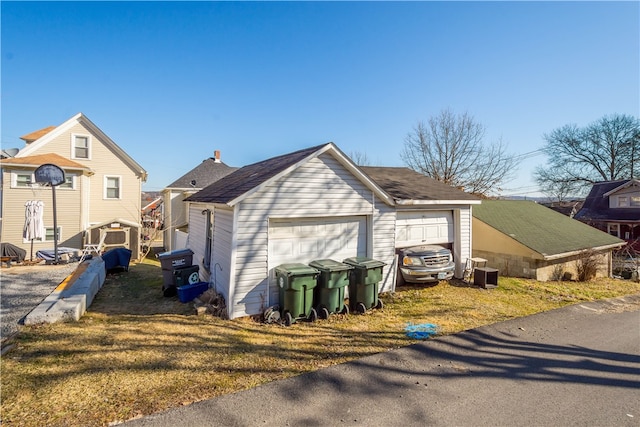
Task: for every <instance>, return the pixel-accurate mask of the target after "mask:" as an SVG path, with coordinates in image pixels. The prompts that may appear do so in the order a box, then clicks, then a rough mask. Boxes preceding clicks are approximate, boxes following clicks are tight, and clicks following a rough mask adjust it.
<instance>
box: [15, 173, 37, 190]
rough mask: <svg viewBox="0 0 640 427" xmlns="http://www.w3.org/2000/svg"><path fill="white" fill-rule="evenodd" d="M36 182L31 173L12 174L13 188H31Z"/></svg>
mask: <svg viewBox="0 0 640 427" xmlns="http://www.w3.org/2000/svg"><path fill="white" fill-rule="evenodd" d="M35 182H36V180H35V178H34V176H33V173H31V172H29V171H15V172H11V188H31V187H32V186H33V185H34V184H35Z"/></svg>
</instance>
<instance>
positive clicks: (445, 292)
mask: <svg viewBox="0 0 640 427" xmlns="http://www.w3.org/2000/svg"><path fill="white" fill-rule="evenodd" d="M499 285H500V286H499V287H498V288H496V289H492V290H484V289H479V288H475V287H469V286H465V285H464V284H463V283H445V282H441V283H440V284H438V285H437V286H432V287H406V288H402V289H400V290H398V291H397V292H396V293H394V294H393V295H384V296H382V300H383V301H384V304H385V307H384V309H383V310H372V311H370V312H367V314H365V315H364V316H358V315H350V316H344V315H332V316H331V317H330V319H328V320H320V321H318V322H316V323H313V324H310V323H305V322H298V323H296V324H295V325H293V326H291V327H289V328H287V327H284V326H280V325H274V324H271V325H266V324H262V323H260V322H258V321H255V320H252V319H239V320H233V321H228V320H227V321H225V320H221V319H218V318H214V317H212V316H209V315H206V316H196V315H195V314H194V309H193V306H192V305H191V304H181V303H180V302H179V301H177V298H164V297H163V296H162V292H161V287H162V275H161V270H160V267H159V265H158V264H157V262H155V261H145V262H144V263H142V264H138V265H132V266H131V268H130V271H129V272H127V273H121V274H115V275H109V276H107V281H106V283H105V285H104V287H103V288H102V290H101V291H100V292H99V294H98V296H97V298H96V300H95V301H94V303H93V305H92V306H91V307H90V310H89V312H88V313H87V314H86V315H85V316H84V317H83V318H82V319H81V320H80V321H79V322H75V323H66V324H53V325H43V326H39V327H31V328H25V329H23V331H22V332H21V333H20V334H19V335H18V336H17V337H16V338H15V339H14V342H13V344H14V345H15V348H14V349H13V350H12V351H10V352H9V353H7V354H6V355H5V356H4V357H3V358H2V361H1V372H2V377H1V386H2V389H1V396H0V397H1V409H2V420H1V423H2V424H3V425H6V426H43V425H48V426H63V425H64V426H105V425H108V424H110V423H115V422H118V421H121V420H127V419H130V418H133V417H138V416H142V415H147V414H151V413H154V412H157V411H161V410H164V409H168V408H171V407H176V406H180V405H186V404H189V403H192V402H195V401H199V400H203V399H208V398H212V397H215V396H219V395H222V394H226V393H231V392H235V391H239V390H243V389H247V388H250V387H255V386H257V385H259V384H263V383H265V382H268V381H273V380H277V379H281V378H286V377H290V376H293V375H299V374H301V373H304V372H308V371H312V370H316V369H319V368H323V367H326V366H330V365H334V364H338V363H343V362H346V361H349V360H353V359H355V358H359V357H362V356H366V355H370V354H374V353H378V352H382V351H385V350H389V349H393V348H397V347H400V346H406V345H410V344H412V343H414V342H415V341H413V340H411V339H409V338H408V337H407V336H406V335H405V333H404V328H405V326H406V325H407V324H408V323H414V324H418V323H435V324H437V325H439V327H440V333H442V334H451V333H455V332H459V331H462V330H465V329H470V328H474V327H477V326H480V325H486V324H490V323H494V322H497V321H501V320H505V319H510V318H514V317H519V316H525V315H529V314H533V313H537V312H541V311H546V310H550V309H554V308H558V307H561V306H563V305H566V304H570V303H576V302H579V301H589V300H595V299H601V298H609V297H615V296H621V295H628V294H634V293H639V292H640V284H637V283H632V282H629V281H619V280H598V281H595V282H587V283H573V282H552V283H538V282H534V281H530V280H520V279H510V278H500V282H499Z"/></svg>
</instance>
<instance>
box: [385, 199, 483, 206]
mask: <svg viewBox="0 0 640 427" xmlns="http://www.w3.org/2000/svg"><path fill="white" fill-rule="evenodd" d="M480 203H482V201H481V200H411V199H402V200H396V205H398V206H430V205H431V206H436V205H437V206H439V205H479V204H480Z"/></svg>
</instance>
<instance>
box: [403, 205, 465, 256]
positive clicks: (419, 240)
mask: <svg viewBox="0 0 640 427" xmlns="http://www.w3.org/2000/svg"><path fill="white" fill-rule="evenodd" d="M453 237H454V234H453V213H452V212H451V211H431V212H398V217H397V219H396V247H397V248H402V247H406V246H415V245H420V244H443V243H451V242H453Z"/></svg>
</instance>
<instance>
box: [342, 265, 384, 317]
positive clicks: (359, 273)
mask: <svg viewBox="0 0 640 427" xmlns="http://www.w3.org/2000/svg"><path fill="white" fill-rule="evenodd" d="M344 263H345V264H348V265H350V266H352V267H353V269H352V270H351V271H350V273H349V306H350V308H351V311H355V312H357V313H361V314H364V313H365V312H366V311H367V310H368V309H371V308H382V306H383V304H382V301H380V300H379V299H378V284H379V282H380V281H381V280H382V268H383V267H384V266H385V265H386V264H385V263H384V262H382V261H378V260H375V259H372V258H367V257H353V258H347V259H345V260H344Z"/></svg>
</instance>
